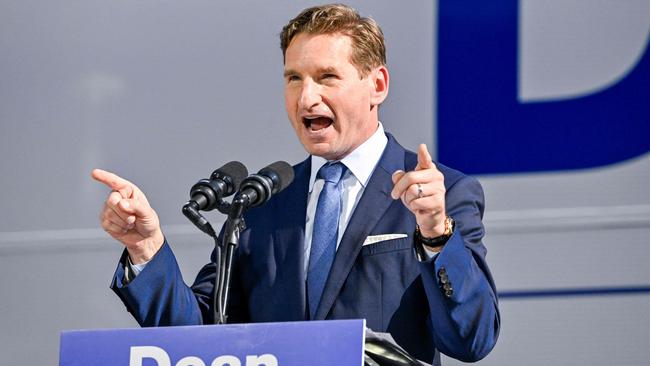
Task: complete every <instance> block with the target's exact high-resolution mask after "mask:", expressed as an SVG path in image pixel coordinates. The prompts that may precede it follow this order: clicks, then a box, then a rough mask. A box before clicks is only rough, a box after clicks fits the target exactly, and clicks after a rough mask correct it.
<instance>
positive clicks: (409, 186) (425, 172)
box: [391, 144, 447, 238]
mask: <svg viewBox="0 0 650 366" xmlns="http://www.w3.org/2000/svg"><path fill="white" fill-rule="evenodd" d="M393 184H394V187H393V191H392V192H391V196H392V197H393V199H398V198H401V200H402V202H403V203H404V206H406V207H407V208H408V209H409V210H410V211H411V212H413V214H414V215H415V220H416V222H417V224H418V226H419V227H420V233H422V235H423V236H425V237H427V238H436V237H439V236H441V235H443V234H444V232H445V218H446V217H447V216H446V213H445V177H444V176H443V175H442V173H440V171H439V170H438V168H436V165H435V164H434V163H433V161H431V155H430V154H429V151H428V150H427V145H425V144H420V148H419V149H418V164H417V166H416V167H415V170H413V171H410V172H408V173H406V172H403V171H401V170H398V171H396V172H395V173H393Z"/></svg>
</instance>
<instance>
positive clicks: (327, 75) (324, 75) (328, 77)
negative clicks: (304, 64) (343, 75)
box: [322, 74, 338, 79]
mask: <svg viewBox="0 0 650 366" xmlns="http://www.w3.org/2000/svg"><path fill="white" fill-rule="evenodd" d="M322 78H323V79H336V78H338V76H336V74H323V76H322Z"/></svg>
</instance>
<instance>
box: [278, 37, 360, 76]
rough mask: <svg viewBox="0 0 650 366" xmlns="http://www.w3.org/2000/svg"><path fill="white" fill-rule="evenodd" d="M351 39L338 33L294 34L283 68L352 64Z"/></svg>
mask: <svg viewBox="0 0 650 366" xmlns="http://www.w3.org/2000/svg"><path fill="white" fill-rule="evenodd" d="M351 52H352V40H351V39H350V37H348V36H346V35H343V34H340V33H334V34H308V33H300V34H298V35H297V36H295V37H294V38H293V39H292V40H291V43H289V47H287V50H286V53H285V61H284V68H285V70H287V69H292V70H293V69H303V68H311V67H316V68H331V67H335V68H338V67H345V66H348V65H349V66H352V64H351V63H350V55H351Z"/></svg>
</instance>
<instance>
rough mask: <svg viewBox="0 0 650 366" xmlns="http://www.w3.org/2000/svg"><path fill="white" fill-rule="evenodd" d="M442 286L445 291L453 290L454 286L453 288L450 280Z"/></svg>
mask: <svg viewBox="0 0 650 366" xmlns="http://www.w3.org/2000/svg"><path fill="white" fill-rule="evenodd" d="M442 288H443V289H444V290H445V292H447V291H453V290H452V288H451V284H450V283H449V282H447V283H445V284H444V285H443V286H442Z"/></svg>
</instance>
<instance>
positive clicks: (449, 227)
mask: <svg viewBox="0 0 650 366" xmlns="http://www.w3.org/2000/svg"><path fill="white" fill-rule="evenodd" d="M455 227H456V223H455V222H454V219H452V218H451V217H449V216H447V217H446V218H445V232H444V233H443V234H442V235H440V236H438V237H435V238H427V237H426V236H424V235H422V232H420V226H419V225H415V235H414V238H415V241H416V243H419V244H422V245H424V246H427V247H429V248H434V249H435V248H438V247H441V246H443V245H445V244H446V243H447V240H449V238H451V236H452V235H453V234H454V228H455Z"/></svg>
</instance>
